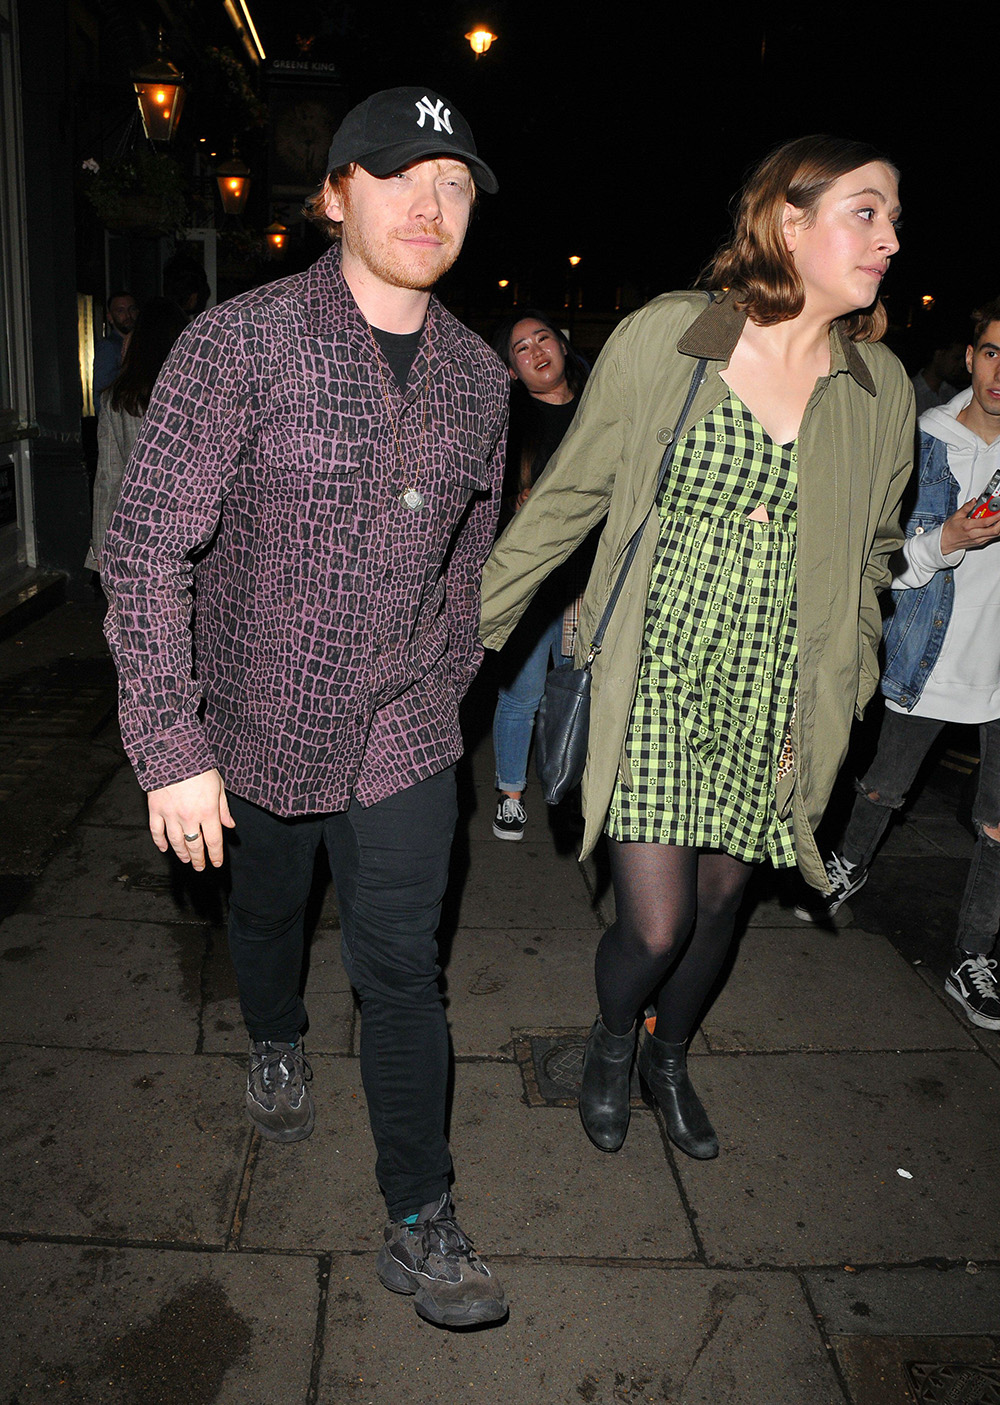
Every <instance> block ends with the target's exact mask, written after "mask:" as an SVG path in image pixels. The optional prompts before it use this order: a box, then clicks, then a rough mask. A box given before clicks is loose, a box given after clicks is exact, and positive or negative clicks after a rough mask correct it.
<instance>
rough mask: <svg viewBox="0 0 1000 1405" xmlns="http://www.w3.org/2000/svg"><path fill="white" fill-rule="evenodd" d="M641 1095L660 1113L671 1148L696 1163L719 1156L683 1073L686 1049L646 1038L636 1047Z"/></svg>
mask: <svg viewBox="0 0 1000 1405" xmlns="http://www.w3.org/2000/svg"><path fill="white" fill-rule="evenodd" d="M639 1077H640V1079H641V1080H642V1084H643V1091H644V1093H646V1094H647V1095H648V1097H649V1098H650V1099H651V1100H652V1101H654V1102H655V1103H656V1104H657V1106H658V1107H659V1109H660V1111H661V1112H662V1113H663V1117H664V1121H665V1122H666V1124H667V1136H668V1137H669V1138H670V1140H671V1141H672V1142H673V1144H674V1146H676V1147H680V1149H681V1151H685V1152H687V1154H688V1156H693V1157H694V1158H695V1159H696V1160H697V1161H710V1160H711V1159H712V1157H713V1156H718V1154H719V1139H718V1137H717V1136H716V1135H715V1131H714V1129H713V1127H712V1124H711V1122H709V1120H708V1114H707V1113H706V1111H705V1109H704V1108H703V1107H702V1105H701V1101H700V1099H699V1097H698V1094H697V1093H696V1092H695V1090H694V1089H693V1088H692V1086H691V1079H690V1078H689V1077H688V1071H687V1045H686V1044H668V1043H666V1041H665V1040H663V1039H656V1038H654V1036H653V1035H651V1034H647V1036H646V1038H645V1039H644V1040H643V1042H642V1044H641V1045H640V1046H639Z"/></svg>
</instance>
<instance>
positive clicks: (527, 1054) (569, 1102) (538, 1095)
mask: <svg viewBox="0 0 1000 1405" xmlns="http://www.w3.org/2000/svg"><path fill="white" fill-rule="evenodd" d="M513 1035H514V1041H513V1042H514V1056H515V1058H516V1059H517V1061H518V1063H519V1064H520V1066H521V1076H522V1078H523V1079H524V1091H525V1096H526V1097H527V1100H528V1103H529V1105H530V1106H531V1107H575V1106H576V1101H577V1098H578V1096H579V1093H580V1078H581V1076H582V1074H583V1048H584V1045H585V1044H586V1042H587V1031H586V1030H585V1029H515V1030H514V1031H513ZM632 1104H633V1106H634V1107H641V1106H642V1100H641V1098H640V1096H639V1082H638V1076H637V1075H636V1074H635V1073H634V1072H633V1075H632Z"/></svg>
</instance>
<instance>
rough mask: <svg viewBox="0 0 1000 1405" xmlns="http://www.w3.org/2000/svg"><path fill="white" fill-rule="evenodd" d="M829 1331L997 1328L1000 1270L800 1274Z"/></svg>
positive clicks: (934, 1332)
mask: <svg viewBox="0 0 1000 1405" xmlns="http://www.w3.org/2000/svg"><path fill="white" fill-rule="evenodd" d="M803 1278H804V1281H805V1283H806V1286H807V1288H808V1290H809V1297H810V1299H811V1300H812V1304H813V1307H814V1308H815V1310H816V1313H817V1315H818V1316H819V1317H820V1318H821V1319H822V1321H823V1325H824V1328H825V1330H826V1331H827V1332H837V1333H840V1334H843V1335H859V1336H866V1337H874V1336H890V1337H891V1336H900V1335H904V1334H909V1335H911V1336H920V1337H943V1336H952V1335H953V1336H984V1335H987V1334H995V1333H997V1332H1000V1268H997V1267H996V1266H994V1267H992V1268H980V1267H979V1265H978V1264H976V1263H970V1264H968V1265H967V1266H966V1267H964V1268H963V1267H960V1266H959V1267H955V1268H891V1269H884V1268H865V1269H859V1270H856V1271H855V1272H854V1273H845V1272H844V1270H843V1269H840V1270H826V1271H824V1272H816V1273H806V1274H804V1275H803Z"/></svg>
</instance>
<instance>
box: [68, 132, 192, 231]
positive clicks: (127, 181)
mask: <svg viewBox="0 0 1000 1405" xmlns="http://www.w3.org/2000/svg"><path fill="white" fill-rule="evenodd" d="M83 167H84V171H85V173H86V174H85V186H84V193H85V195H86V197H87V199H88V200H89V201H90V203H91V205H92V206H93V207H94V209H95V211H96V212H97V217H98V219H99V220H100V221H101V223H102V224H103V225H104V226H105V228H106V229H114V230H125V229H130V230H147V231H149V232H150V233H155V234H172V233H173V232H174V231H175V230H178V229H183V228H184V227H185V225H186V224H187V222H188V198H189V193H190V192H189V190H188V185H187V182H186V180H185V178H184V174H183V172H182V171H181V168H180V167H179V166H178V164H177V162H176V161H174V160H172V159H171V158H170V157H169V156H161V155H159V154H158V153H157V152H153V151H149V150H147V149H145V148H142V147H140V148H139V149H138V150H136V151H133V152H130V153H129V155H128V156H117V157H113V158H112V159H111V160H110V161H105V162H104V163H103V165H100V166H99V165H98V163H97V162H96V161H93V160H90V161H85V162H84V163H83Z"/></svg>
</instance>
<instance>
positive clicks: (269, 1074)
mask: <svg viewBox="0 0 1000 1405" xmlns="http://www.w3.org/2000/svg"><path fill="white" fill-rule="evenodd" d="M311 1077H312V1069H311V1068H310V1067H309V1065H308V1064H307V1063H306V1059H305V1055H304V1053H303V1052H302V1041H301V1039H300V1040H299V1042H298V1043H297V1044H281V1043H278V1042H277V1041H274V1040H270V1039H264V1040H260V1041H258V1042H252V1043H251V1045H250V1067H249V1070H248V1072H247V1112H249V1114H250V1120H251V1122H253V1124H254V1126H255V1127H256V1128H257V1131H258V1132H259V1133H260V1134H261V1136H262V1137H267V1138H268V1140H269V1141H272V1142H301V1141H303V1140H304V1139H305V1138H306V1137H308V1135H309V1133H310V1132H311V1131H312V1129H313V1126H314V1125H315V1122H316V1113H315V1110H314V1109H313V1104H312V1098H311V1097H310V1095H309V1089H308V1087H307V1086H306V1085H307V1083H308V1081H309V1079H310V1078H311Z"/></svg>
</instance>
